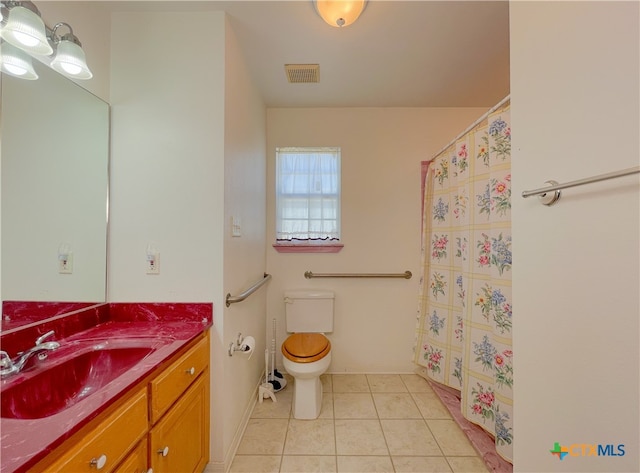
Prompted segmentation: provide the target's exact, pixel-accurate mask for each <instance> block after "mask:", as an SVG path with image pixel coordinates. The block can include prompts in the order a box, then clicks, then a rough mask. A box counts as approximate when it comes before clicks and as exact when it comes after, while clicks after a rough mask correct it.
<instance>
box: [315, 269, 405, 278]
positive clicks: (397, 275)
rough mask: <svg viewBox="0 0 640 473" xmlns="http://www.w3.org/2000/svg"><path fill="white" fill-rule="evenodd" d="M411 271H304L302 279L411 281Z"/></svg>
mask: <svg viewBox="0 0 640 473" xmlns="http://www.w3.org/2000/svg"><path fill="white" fill-rule="evenodd" d="M411 276H412V274H411V271H405V272H404V273H312V272H311V271H305V273H304V277H305V278H307V279H311V278H403V279H411Z"/></svg>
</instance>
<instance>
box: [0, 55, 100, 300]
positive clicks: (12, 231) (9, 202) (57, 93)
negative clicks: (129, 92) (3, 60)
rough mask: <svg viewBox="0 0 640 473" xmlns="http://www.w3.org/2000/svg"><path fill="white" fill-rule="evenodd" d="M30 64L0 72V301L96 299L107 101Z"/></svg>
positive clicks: (97, 294)
mask: <svg viewBox="0 0 640 473" xmlns="http://www.w3.org/2000/svg"><path fill="white" fill-rule="evenodd" d="M34 62H36V63H37V61H34ZM34 67H35V68H36V69H37V73H38V76H39V79H38V80H33V81H31V80H21V79H18V78H15V77H11V76H9V75H6V74H3V75H2V124H1V126H2V128H1V141H0V146H1V179H2V184H1V186H2V187H1V205H2V209H1V218H2V222H1V224H2V226H1V231H2V240H1V242H2V246H1V271H2V273H1V288H0V290H1V295H2V300H3V301H47V302H49V301H65V302H77V301H83V302H104V301H105V298H106V247H107V195H108V190H107V189H108V158H109V105H108V104H107V103H105V102H103V101H102V100H100V99H99V98H97V97H95V96H94V95H92V94H91V93H89V92H87V91H86V90H85V89H83V88H82V87H80V86H79V85H77V84H75V83H73V82H72V81H70V80H68V79H66V78H65V77H63V76H61V75H60V74H58V73H57V72H55V71H53V70H51V69H49V68H48V67H46V66H44V65H42V64H39V63H37V64H34Z"/></svg>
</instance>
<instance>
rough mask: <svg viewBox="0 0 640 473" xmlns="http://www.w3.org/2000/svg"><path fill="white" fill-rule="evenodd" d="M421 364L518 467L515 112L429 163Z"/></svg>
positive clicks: (500, 115) (504, 112) (493, 117)
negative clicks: (515, 455) (515, 448)
mask: <svg viewBox="0 0 640 473" xmlns="http://www.w3.org/2000/svg"><path fill="white" fill-rule="evenodd" d="M423 212H424V216H423V244H422V245H423V247H422V262H423V271H422V277H421V283H420V297H419V302H420V310H419V314H418V326H417V334H416V342H417V345H416V350H415V355H416V358H415V362H416V364H418V365H420V366H422V367H424V369H423V370H422V371H423V372H426V374H427V376H428V377H429V378H431V379H433V380H434V381H437V382H438V383H442V384H444V385H446V386H449V387H452V388H455V389H457V390H459V391H460V395H461V404H460V408H461V410H462V414H463V415H464V417H465V418H466V419H468V420H469V421H471V422H473V423H475V424H477V425H479V426H481V427H482V428H484V429H485V430H486V431H487V432H489V433H490V434H491V435H493V436H494V438H495V444H496V451H497V453H498V454H499V455H500V456H502V457H503V458H504V459H506V460H508V461H511V462H512V443H513V351H512V344H511V327H512V311H513V304H512V300H511V265H512V258H511V127H510V117H509V104H508V102H507V104H506V105H505V106H504V107H503V108H502V109H501V110H499V111H495V112H493V113H491V114H489V115H488V117H487V121H486V122H485V123H484V124H481V125H479V126H478V127H476V128H475V129H473V130H471V131H469V132H468V133H466V134H465V135H464V136H463V137H461V138H460V139H458V140H457V141H456V143H455V144H453V145H451V147H449V148H448V149H446V150H445V151H444V152H442V153H441V154H440V155H438V156H437V157H436V158H435V159H434V160H432V161H431V163H430V166H429V171H428V173H427V176H426V182H425V192H424V206H423Z"/></svg>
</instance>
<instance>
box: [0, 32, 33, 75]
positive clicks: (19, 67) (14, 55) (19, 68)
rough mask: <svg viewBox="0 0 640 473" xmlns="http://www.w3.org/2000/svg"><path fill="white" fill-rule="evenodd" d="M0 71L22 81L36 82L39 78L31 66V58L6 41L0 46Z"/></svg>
mask: <svg viewBox="0 0 640 473" xmlns="http://www.w3.org/2000/svg"><path fill="white" fill-rule="evenodd" d="M0 70H2V72H4V73H5V74H9V75H11V76H15V77H19V78H20V79H27V80H36V79H37V78H38V74H36V71H35V70H34V69H33V64H31V56H29V55H28V54H27V53H25V52H24V51H22V50H21V49H19V48H16V47H15V46H12V45H11V44H9V43H7V42H5V41H3V42H2V45H0Z"/></svg>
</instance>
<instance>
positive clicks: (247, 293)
mask: <svg viewBox="0 0 640 473" xmlns="http://www.w3.org/2000/svg"><path fill="white" fill-rule="evenodd" d="M269 279H271V275H270V274H267V273H264V277H263V278H262V279H261V280H260V281H258V282H257V283H255V284H254V285H253V286H251V287H250V288H249V289H247V290H246V291H244V292H243V293H242V294H239V295H237V296H232V295H231V293H228V294H227V299H226V300H227V307H229V306H230V305H231V304H235V303H236V302H242V301H243V300H245V299H246V298H247V297H249V296H250V295H251V294H253V293H254V292H256V291H257V290H258V289H260V287H261V286H262V285H263V284H265V283H266V282H267V281H269Z"/></svg>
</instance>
